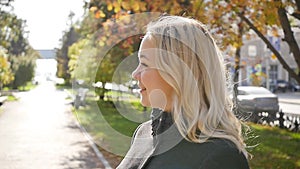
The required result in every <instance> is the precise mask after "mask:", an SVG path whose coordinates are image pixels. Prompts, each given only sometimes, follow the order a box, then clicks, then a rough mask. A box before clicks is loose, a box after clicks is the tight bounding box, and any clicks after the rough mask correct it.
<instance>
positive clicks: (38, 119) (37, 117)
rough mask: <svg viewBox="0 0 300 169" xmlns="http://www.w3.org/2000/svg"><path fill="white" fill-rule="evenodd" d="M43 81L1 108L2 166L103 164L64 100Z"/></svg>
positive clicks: (81, 168) (38, 168)
mask: <svg viewBox="0 0 300 169" xmlns="http://www.w3.org/2000/svg"><path fill="white" fill-rule="evenodd" d="M65 97H66V94H65V92H63V91H56V90H55V88H54V86H51V85H42V86H38V87H37V88H36V89H34V90H32V91H30V92H26V93H20V100H19V101H17V102H6V103H5V104H4V105H3V106H2V107H1V108H0V168H1V169H93V168H104V167H103V165H102V163H101V162H100V160H99V159H98V158H97V157H96V154H95V153H94V151H93V150H92V148H91V146H90V144H89V143H88V140H87V139H86V137H85V135H84V134H83V133H82V132H81V131H80V129H79V128H78V127H77V124H76V123H75V120H74V117H73V115H72V114H70V111H68V109H67V108H68V105H66V103H65Z"/></svg>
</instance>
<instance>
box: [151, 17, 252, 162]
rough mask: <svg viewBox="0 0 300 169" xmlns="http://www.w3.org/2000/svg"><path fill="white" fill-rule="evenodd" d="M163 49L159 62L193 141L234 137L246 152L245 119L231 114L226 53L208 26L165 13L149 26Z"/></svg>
mask: <svg viewBox="0 0 300 169" xmlns="http://www.w3.org/2000/svg"><path fill="white" fill-rule="evenodd" d="M147 34H149V37H150V38H151V39H153V40H154V43H155V47H156V48H158V49H159V50H157V53H156V55H157V56H159V57H157V59H156V66H157V68H158V69H159V70H162V71H163V72H167V73H166V74H165V73H161V76H162V77H163V78H164V79H165V80H166V81H167V82H168V83H169V84H170V85H171V86H172V87H173V89H174V91H175V92H174V93H175V94H174V98H173V110H172V115H173V118H174V121H175V124H176V125H177V128H178V130H179V132H180V133H181V135H182V136H183V137H184V138H185V139H187V140H189V141H192V142H196V143H202V142H206V141H207V140H208V139H209V138H211V137H214V138H225V139H228V140H231V141H232V142H233V143H234V144H235V145H236V146H237V148H238V149H239V150H240V151H242V152H243V153H244V154H245V155H246V156H247V152H246V150H245V144H244V140H243V137H242V132H241V130H242V129H241V127H242V126H241V122H240V120H239V119H237V118H236V117H235V115H234V113H233V112H232V102H231V99H230V98H229V92H228V88H227V79H226V71H225V65H224V62H223V56H222V54H221V52H220V50H219V48H218V47H217V45H216V43H215V41H214V39H213V38H212V36H211V35H210V33H209V32H208V31H207V29H206V28H205V26H204V25H203V24H202V23H201V22H199V21H197V20H195V19H191V18H186V17H181V16H162V17H160V18H159V19H157V20H156V21H153V22H151V23H150V24H148V26H147Z"/></svg>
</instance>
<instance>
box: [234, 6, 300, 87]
mask: <svg viewBox="0 0 300 169" xmlns="http://www.w3.org/2000/svg"><path fill="white" fill-rule="evenodd" d="M237 15H238V16H239V17H240V18H241V19H242V20H243V21H244V22H246V23H247V25H249V27H250V29H252V30H253V31H254V32H255V33H256V34H257V35H258V36H259V37H260V38H261V40H262V41H264V42H265V44H266V45H267V47H268V48H269V49H270V50H271V51H272V52H273V53H274V55H275V56H276V57H277V59H278V60H279V61H280V63H281V64H282V66H283V68H284V69H286V70H287V71H288V72H289V74H290V75H291V77H293V78H295V79H296V80H297V81H298V82H299V83H300V76H298V75H297V74H296V72H295V71H294V70H293V69H291V68H290V67H289V65H288V64H287V63H286V62H285V60H284V59H283V58H282V56H281V54H280V53H279V52H278V51H277V50H276V49H275V48H274V46H273V45H272V44H271V43H270V41H269V40H268V39H267V38H266V37H265V36H264V35H263V34H262V33H261V32H260V31H259V30H258V29H257V27H256V26H254V25H253V23H252V22H251V21H250V20H249V19H248V18H246V17H245V16H244V15H243V14H242V13H240V12H237ZM299 57H300V56H299Z"/></svg>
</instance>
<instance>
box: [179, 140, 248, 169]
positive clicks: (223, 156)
mask: <svg viewBox="0 0 300 169" xmlns="http://www.w3.org/2000/svg"><path fill="white" fill-rule="evenodd" d="M176 147H177V148H175V149H177V150H175V151H180V152H181V155H184V156H186V157H187V158H186V161H184V163H186V162H188V163H189V164H190V165H191V166H194V167H197V168H203V169H218V168H223V169H248V168H249V166H248V161H247V159H246V158H245V156H244V154H243V153H242V152H240V151H239V150H238V148H237V147H236V146H235V144H234V143H232V142H231V141H229V140H227V139H221V138H213V139H209V140H208V141H207V142H204V143H192V142H188V141H186V140H183V141H182V142H181V143H180V144H179V145H177V146H176ZM199 166H200V167H199Z"/></svg>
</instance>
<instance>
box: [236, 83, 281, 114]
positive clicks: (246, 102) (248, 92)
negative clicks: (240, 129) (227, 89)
mask: <svg viewBox="0 0 300 169" xmlns="http://www.w3.org/2000/svg"><path fill="white" fill-rule="evenodd" d="M237 107H238V110H239V112H241V113H244V112H252V113H255V114H257V113H260V112H268V113H269V114H270V116H272V117H275V116H276V113H277V112H278V111H279V104H278V97H277V95H275V94H273V93H272V92H271V91H269V90H268V89H266V88H264V87H257V86H239V87H238V95H237ZM256 117H257V116H256Z"/></svg>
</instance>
